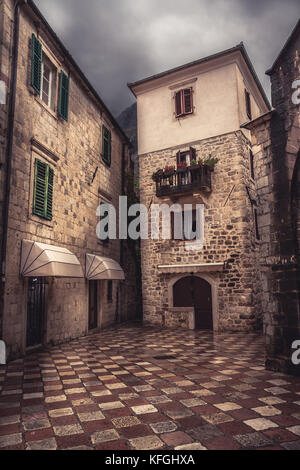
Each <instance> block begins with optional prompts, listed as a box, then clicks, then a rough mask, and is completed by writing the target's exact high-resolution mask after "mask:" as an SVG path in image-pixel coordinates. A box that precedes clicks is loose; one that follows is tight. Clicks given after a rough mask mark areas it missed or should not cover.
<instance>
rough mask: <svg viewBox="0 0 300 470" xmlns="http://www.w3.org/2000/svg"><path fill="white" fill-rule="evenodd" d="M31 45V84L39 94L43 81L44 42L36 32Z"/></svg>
mask: <svg viewBox="0 0 300 470" xmlns="http://www.w3.org/2000/svg"><path fill="white" fill-rule="evenodd" d="M31 46H32V58H31V86H32V87H33V88H34V89H35V91H36V92H37V93H38V94H40V93H41V83H42V61H43V49H42V44H41V43H40V41H39V40H38V39H37V37H36V36H35V35H34V34H33V35H32V40H31Z"/></svg>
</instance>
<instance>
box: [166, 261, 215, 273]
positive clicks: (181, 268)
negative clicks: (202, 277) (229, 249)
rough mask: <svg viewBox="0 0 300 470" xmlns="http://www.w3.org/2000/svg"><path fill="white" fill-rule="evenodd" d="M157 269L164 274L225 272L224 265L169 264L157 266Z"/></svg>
mask: <svg viewBox="0 0 300 470" xmlns="http://www.w3.org/2000/svg"><path fill="white" fill-rule="evenodd" d="M157 268H158V270H159V271H160V272H161V273H162V274H174V273H183V274H185V273H203V272H218V271H223V268H224V263H206V264H173V265H171V264H168V265H160V266H157Z"/></svg>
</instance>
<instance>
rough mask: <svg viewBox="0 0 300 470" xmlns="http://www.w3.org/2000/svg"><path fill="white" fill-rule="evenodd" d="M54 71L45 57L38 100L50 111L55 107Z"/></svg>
mask: <svg viewBox="0 0 300 470" xmlns="http://www.w3.org/2000/svg"><path fill="white" fill-rule="evenodd" d="M55 88H56V69H55V67H54V66H53V65H52V64H51V62H50V60H48V59H47V58H46V57H45V56H44V57H43V61H42V83H41V91H40V98H41V100H43V102H44V103H45V104H46V105H47V106H48V107H49V108H51V109H53V110H54V107H55V104H54V103H55V99H54V98H55Z"/></svg>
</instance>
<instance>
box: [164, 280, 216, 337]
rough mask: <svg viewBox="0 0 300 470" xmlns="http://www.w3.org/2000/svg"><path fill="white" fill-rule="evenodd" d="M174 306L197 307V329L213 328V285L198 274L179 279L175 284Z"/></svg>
mask: <svg viewBox="0 0 300 470" xmlns="http://www.w3.org/2000/svg"><path fill="white" fill-rule="evenodd" d="M173 302H174V307H194V308H195V329H196V330H212V329H213V308H212V289H211V285H210V284H209V283H208V282H207V281H205V280H204V279H202V278H200V277H197V276H187V277H183V278H181V279H179V281H177V282H176V283H175V284H174V286H173Z"/></svg>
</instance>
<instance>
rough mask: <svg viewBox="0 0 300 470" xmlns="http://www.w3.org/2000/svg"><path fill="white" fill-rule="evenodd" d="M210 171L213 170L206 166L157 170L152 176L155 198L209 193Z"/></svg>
mask: <svg viewBox="0 0 300 470" xmlns="http://www.w3.org/2000/svg"><path fill="white" fill-rule="evenodd" d="M212 171H213V168H212V167H209V166H208V165H201V166H200V165H195V166H193V167H191V166H190V167H185V168H177V170H175V169H170V170H166V169H165V170H158V171H157V172H156V173H155V174H154V175H153V179H154V181H155V183H156V196H157V197H163V196H173V195H179V194H186V193H194V192H198V191H203V192H206V193H210V192H211V190H212V188H211V173H212Z"/></svg>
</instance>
